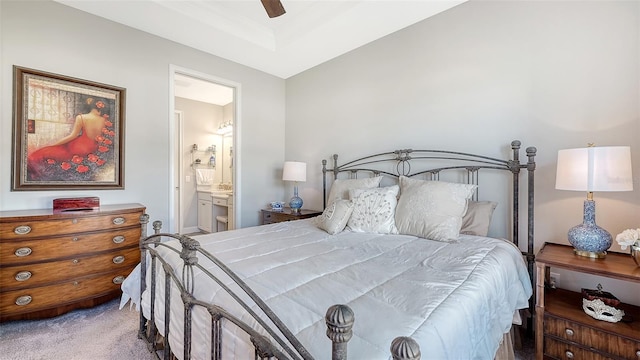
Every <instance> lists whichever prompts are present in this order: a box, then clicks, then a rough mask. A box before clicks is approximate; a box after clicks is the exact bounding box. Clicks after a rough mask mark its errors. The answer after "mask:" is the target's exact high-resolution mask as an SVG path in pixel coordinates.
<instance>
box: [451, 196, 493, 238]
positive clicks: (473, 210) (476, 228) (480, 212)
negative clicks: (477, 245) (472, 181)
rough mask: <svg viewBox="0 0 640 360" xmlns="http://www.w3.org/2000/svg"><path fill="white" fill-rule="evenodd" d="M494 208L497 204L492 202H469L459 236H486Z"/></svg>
mask: <svg viewBox="0 0 640 360" xmlns="http://www.w3.org/2000/svg"><path fill="white" fill-rule="evenodd" d="M496 206H498V203H497V202H494V201H469V203H468V204H467V212H466V213H465V214H464V216H463V217H462V228H461V229H460V234H466V235H477V236H487V235H488V234H489V225H491V217H492V216H493V211H494V210H495V209H496Z"/></svg>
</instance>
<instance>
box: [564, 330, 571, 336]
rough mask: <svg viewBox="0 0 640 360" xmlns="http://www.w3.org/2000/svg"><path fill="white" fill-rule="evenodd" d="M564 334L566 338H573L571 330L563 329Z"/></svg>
mask: <svg viewBox="0 0 640 360" xmlns="http://www.w3.org/2000/svg"><path fill="white" fill-rule="evenodd" d="M564 332H565V334H567V336H573V330H572V329H569V328H566V329H564Z"/></svg>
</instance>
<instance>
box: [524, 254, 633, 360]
mask: <svg viewBox="0 0 640 360" xmlns="http://www.w3.org/2000/svg"><path fill="white" fill-rule="evenodd" d="M550 267H553V268H561V269H565V270H570V271H575V272H580V273H584V274H592V275H599V276H604V277H608V278H613V279H618V280H622V281H628V282H632V283H640V267H638V266H636V264H635V263H634V261H633V259H631V256H630V255H628V254H619V253H609V254H607V256H606V258H604V259H591V258H587V257H582V256H577V255H574V254H573V248H572V247H571V246H566V245H559V244H551V243H547V244H545V245H544V246H543V248H542V249H541V250H540V252H539V253H538V255H536V269H537V274H536V276H537V280H536V290H537V294H536V359H538V360H542V359H586V360H600V359H602V360H604V359H620V360H622V359H627V360H638V359H640V307H638V306H633V305H629V304H620V305H618V306H617V307H616V308H618V309H621V310H624V312H625V314H626V315H627V316H628V317H629V318H631V319H633V321H630V322H625V319H623V321H620V322H617V323H610V322H607V321H602V320H596V319H594V318H592V317H591V316H589V315H587V314H586V313H585V312H584V311H583V310H582V295H581V294H579V293H577V292H573V291H568V290H564V289H551V288H548V286H546V284H549V281H548V280H549V268H550ZM545 279H546V281H545ZM545 283H546V284H545ZM603 285H605V284H603ZM593 288H595V285H594V287H593ZM604 290H605V291H606V286H605V289H604ZM614 295H615V294H614Z"/></svg>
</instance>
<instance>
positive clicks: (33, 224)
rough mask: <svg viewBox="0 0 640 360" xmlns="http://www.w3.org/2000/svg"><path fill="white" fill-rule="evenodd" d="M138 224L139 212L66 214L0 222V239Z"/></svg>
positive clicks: (44, 235)
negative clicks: (45, 218) (41, 218)
mask: <svg viewBox="0 0 640 360" xmlns="http://www.w3.org/2000/svg"><path fill="white" fill-rule="evenodd" d="M131 226H136V227H139V226H140V213H139V212H136V213H122V214H101V215H93V216H86V215H84V216H83V215H80V214H78V215H77V216H68V217H66V216H65V217H64V218H60V219H48V220H25V221H11V222H3V223H0V239H1V240H7V239H31V238H39V237H47V236H51V234H58V235H63V234H75V233H79V232H84V231H91V230H96V229H117V228H124V227H131Z"/></svg>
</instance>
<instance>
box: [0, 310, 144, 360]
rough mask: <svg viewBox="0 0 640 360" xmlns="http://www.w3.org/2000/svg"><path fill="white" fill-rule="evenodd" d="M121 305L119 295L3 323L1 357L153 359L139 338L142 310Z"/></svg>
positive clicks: (15, 359)
mask: <svg viewBox="0 0 640 360" xmlns="http://www.w3.org/2000/svg"><path fill="white" fill-rule="evenodd" d="M118 305H119V299H117V300H113V301H111V302H108V303H105V304H102V305H100V306H96V307H94V308H91V309H85V310H76V311H72V312H70V313H67V314H64V315H61V316H58V317H55V318H52V319H46V320H26V321H10V322H6V323H2V324H0V359H3V360H39V359H47V360H58V359H65V360H86V359H92V360H111V359H118V360H144V359H153V358H154V357H153V355H152V354H151V353H150V352H149V351H148V350H147V347H146V345H145V344H144V342H143V341H142V340H140V339H138V335H137V334H138V312H136V311H135V310H131V311H129V308H128V307H126V308H125V309H122V310H118Z"/></svg>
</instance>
